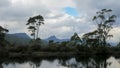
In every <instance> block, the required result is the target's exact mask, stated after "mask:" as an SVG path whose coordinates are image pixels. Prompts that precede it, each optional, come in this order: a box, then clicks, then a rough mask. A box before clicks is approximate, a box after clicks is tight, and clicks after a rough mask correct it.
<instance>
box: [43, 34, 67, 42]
mask: <svg viewBox="0 0 120 68" xmlns="http://www.w3.org/2000/svg"><path fill="white" fill-rule="evenodd" d="M44 40H46V41H47V42H49V40H53V41H54V42H63V41H69V39H58V38H57V37H56V36H55V35H53V36H50V37H48V38H47V39H44Z"/></svg>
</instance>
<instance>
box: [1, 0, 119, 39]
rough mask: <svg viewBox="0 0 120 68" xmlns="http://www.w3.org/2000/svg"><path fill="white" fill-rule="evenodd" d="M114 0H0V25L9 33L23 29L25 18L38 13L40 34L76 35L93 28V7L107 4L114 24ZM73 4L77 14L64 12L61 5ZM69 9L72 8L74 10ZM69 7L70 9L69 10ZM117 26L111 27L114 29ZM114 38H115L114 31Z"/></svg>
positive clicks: (94, 27)
mask: <svg viewBox="0 0 120 68" xmlns="http://www.w3.org/2000/svg"><path fill="white" fill-rule="evenodd" d="M119 6H120V4H119V1H118V0H100V1H97V0H61V1H60V0H37V1H36V0H1V1H0V25H2V26H4V25H8V26H7V27H8V29H9V30H10V33H16V32H26V33H28V34H29V32H28V31H27V26H26V25H25V24H26V23H27V20H28V18H29V17H31V16H35V15H38V14H40V15H42V16H43V17H44V18H45V25H41V27H40V35H39V36H40V37H41V38H47V37H49V36H51V35H56V36H57V37H59V38H70V37H71V36H72V35H73V34H74V32H77V33H78V34H79V35H81V34H84V33H87V32H91V31H93V30H95V29H96V26H95V24H94V23H93V22H92V17H93V16H94V15H95V13H96V11H99V10H101V9H103V8H110V9H112V10H113V14H116V15H117V21H116V24H115V27H118V26H119V25H120V24H119V21H120V13H119V11H120V10H119ZM66 7H70V8H74V9H75V11H77V13H79V14H80V15H79V16H74V15H72V13H68V12H65V10H64V9H65V8H66ZM74 9H72V10H74ZM72 10H71V11H72ZM119 29H120V28H117V29H114V30H116V31H118V30H119ZM114 35H115V37H114V39H118V37H116V36H119V35H118V33H117V32H114Z"/></svg>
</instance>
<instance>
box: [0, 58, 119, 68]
mask: <svg viewBox="0 0 120 68" xmlns="http://www.w3.org/2000/svg"><path fill="white" fill-rule="evenodd" d="M0 68H120V59H115V58H114V57H109V58H105V59H102V58H100V57H94V58H90V57H72V58H53V59H41V60H39V61H38V60H37V61H36V60H35V61H1V62H0Z"/></svg>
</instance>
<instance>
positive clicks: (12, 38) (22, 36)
mask: <svg viewBox="0 0 120 68" xmlns="http://www.w3.org/2000/svg"><path fill="white" fill-rule="evenodd" d="M5 39H6V40H7V41H8V42H10V43H13V44H28V43H29V41H30V39H31V38H30V37H29V36H28V35H27V34H26V33H15V34H6V37H5Z"/></svg>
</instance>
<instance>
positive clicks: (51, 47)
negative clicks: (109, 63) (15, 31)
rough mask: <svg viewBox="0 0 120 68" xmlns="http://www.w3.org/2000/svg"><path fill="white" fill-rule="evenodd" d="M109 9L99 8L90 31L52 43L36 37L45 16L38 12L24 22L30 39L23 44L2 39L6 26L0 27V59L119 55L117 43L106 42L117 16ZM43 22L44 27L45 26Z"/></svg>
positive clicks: (7, 30) (5, 32) (119, 48)
mask: <svg viewBox="0 0 120 68" xmlns="http://www.w3.org/2000/svg"><path fill="white" fill-rule="evenodd" d="M111 12H112V10H111V9H102V10H100V11H98V12H96V15H95V16H94V17H93V19H92V20H93V23H95V24H96V26H97V28H96V29H94V31H92V32H88V33H85V34H84V35H83V36H82V37H80V36H79V35H78V34H77V33H74V34H73V35H72V36H71V37H70V40H69V41H62V42H55V41H54V40H49V41H48V44H43V42H42V39H41V38H40V37H39V29H40V26H41V25H43V24H44V25H45V23H44V18H43V17H42V16H41V15H37V16H33V17H30V18H29V19H28V21H27V22H26V23H25V24H26V26H27V27H28V31H29V32H30V35H31V37H32V38H31V40H30V41H29V43H28V44H26V45H18V44H14V43H10V42H9V41H7V40H6V39H5V36H6V34H8V33H9V29H6V28H3V27H2V26H0V54H1V55H0V58H37V57H50V56H55V57H56V56H57V57H60V56H63V57H64V56H82V55H86V56H93V55H104V56H112V55H113V56H120V43H118V44H117V45H116V46H113V45H111V44H110V43H108V42H107V40H108V38H112V37H113V36H114V35H110V34H109V32H110V30H111V29H112V28H113V25H114V23H115V20H116V17H117V16H116V15H113V14H112V13H111ZM44 25H43V26H44Z"/></svg>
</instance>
